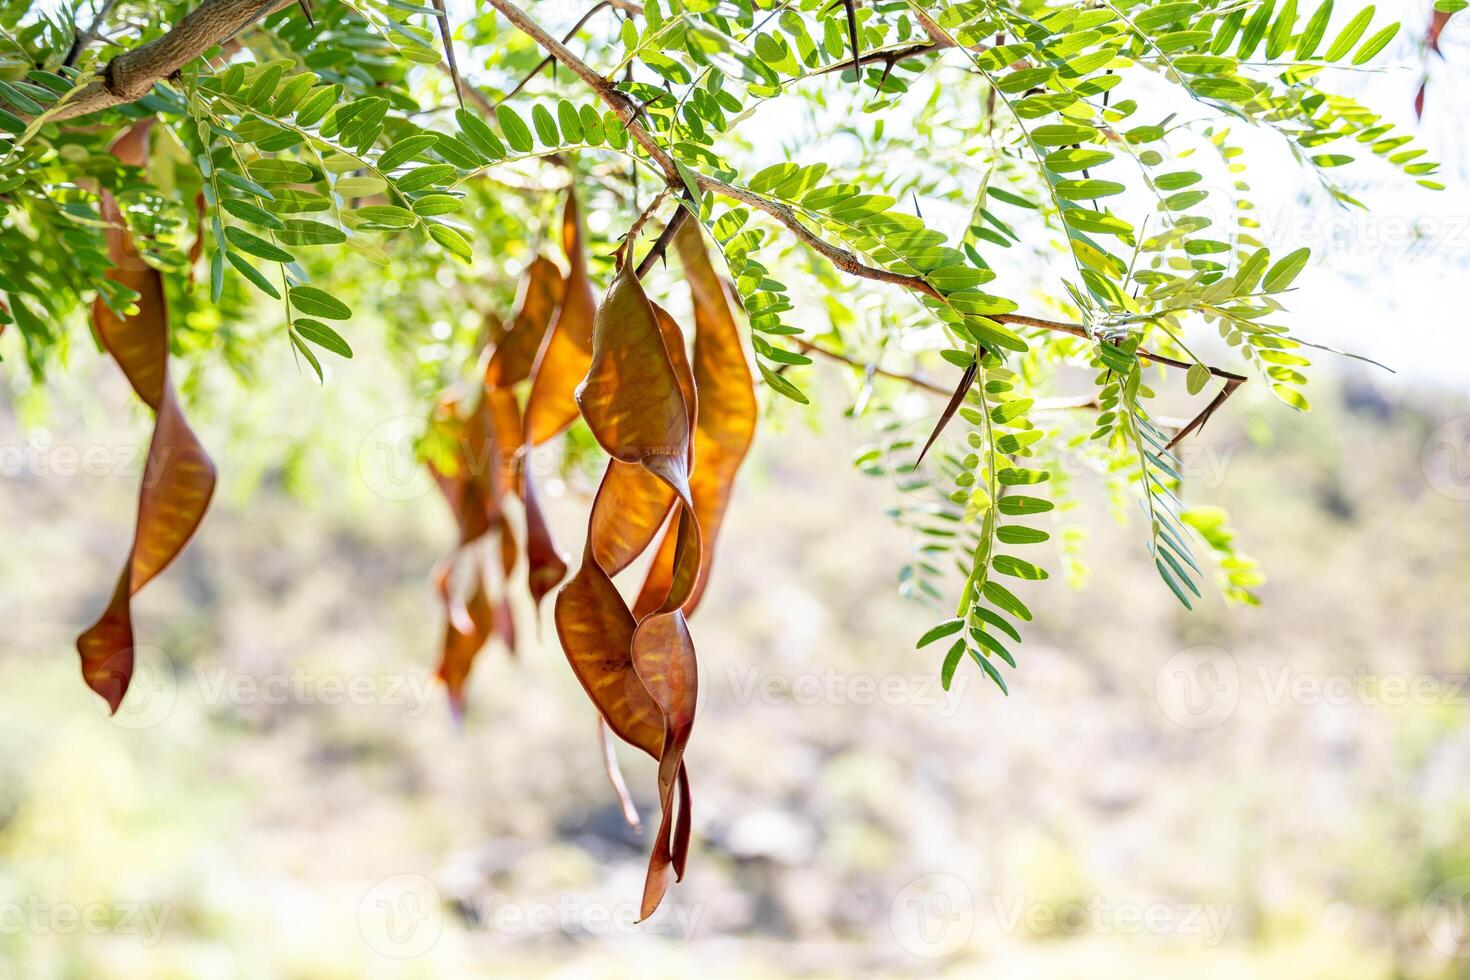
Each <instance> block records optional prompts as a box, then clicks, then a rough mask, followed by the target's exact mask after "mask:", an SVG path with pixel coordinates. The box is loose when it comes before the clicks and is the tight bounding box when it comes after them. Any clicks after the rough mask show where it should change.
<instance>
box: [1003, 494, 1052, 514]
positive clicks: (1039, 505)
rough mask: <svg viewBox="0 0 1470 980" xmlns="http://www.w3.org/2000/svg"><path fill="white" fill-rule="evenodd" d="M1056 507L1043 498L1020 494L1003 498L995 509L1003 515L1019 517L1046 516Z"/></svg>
mask: <svg viewBox="0 0 1470 980" xmlns="http://www.w3.org/2000/svg"><path fill="white" fill-rule="evenodd" d="M1055 506H1056V505H1055V504H1053V503H1052V502H1051V501H1050V500H1045V499H1043V498H1041V497H1027V496H1023V495H1020V494H1013V495H1010V496H1005V497H1001V498H1000V500H999V501H998V502H997V503H996V505H995V508H996V510H998V511H1000V512H1001V513H1002V514H1008V515H1010V516H1012V517H1017V516H1022V515H1026V514H1045V513H1046V512H1047V511H1049V510H1051V509H1052V508H1053V507H1055Z"/></svg>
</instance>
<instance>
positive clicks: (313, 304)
mask: <svg viewBox="0 0 1470 980" xmlns="http://www.w3.org/2000/svg"><path fill="white" fill-rule="evenodd" d="M290 297H291V304H292V305H293V306H295V307H296V308H297V309H298V310H300V311H301V312H302V313H306V314H308V315H310V316H314V317H325V318H326V319H328V320H346V319H349V318H350V317H351V316H352V308H351V307H349V306H348V305H347V304H346V303H344V302H342V301H341V300H340V299H337V298H336V297H335V296H333V295H331V294H330V293H327V292H324V291H322V290H320V289H317V288H316V287H315V286H294V287H292V289H291V292H290Z"/></svg>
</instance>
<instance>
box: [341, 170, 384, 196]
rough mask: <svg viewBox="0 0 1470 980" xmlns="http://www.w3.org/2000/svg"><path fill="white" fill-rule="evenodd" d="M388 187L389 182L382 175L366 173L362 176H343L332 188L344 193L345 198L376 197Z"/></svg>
mask: <svg viewBox="0 0 1470 980" xmlns="http://www.w3.org/2000/svg"><path fill="white" fill-rule="evenodd" d="M387 189H388V182H387V181H385V180H384V179H383V178H382V177H374V176H372V175H371V174H365V175H363V176H361V177H342V178H339V179H338V180H337V183H335V184H333V185H332V190H334V191H336V192H337V193H338V194H340V195H342V197H343V198H345V199H351V198H355V197H374V196H376V195H378V194H381V193H383V192H384V191H386V190H387Z"/></svg>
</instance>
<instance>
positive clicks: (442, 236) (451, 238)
mask: <svg viewBox="0 0 1470 980" xmlns="http://www.w3.org/2000/svg"><path fill="white" fill-rule="evenodd" d="M429 237H430V238H432V239H434V241H436V242H438V243H439V244H440V245H443V246H444V247H445V248H446V249H448V250H449V251H450V252H451V253H452V254H453V255H454V256H455V257H456V258H458V259H462V260H463V261H465V262H468V261H469V260H470V259H471V258H472V257H473V256H474V250H473V249H472V248H470V243H469V241H468V240H467V239H466V238H465V237H464V236H463V235H461V234H460V233H459V232H457V231H455V230H454V229H453V228H451V227H449V226H448V225H440V224H430V225H429Z"/></svg>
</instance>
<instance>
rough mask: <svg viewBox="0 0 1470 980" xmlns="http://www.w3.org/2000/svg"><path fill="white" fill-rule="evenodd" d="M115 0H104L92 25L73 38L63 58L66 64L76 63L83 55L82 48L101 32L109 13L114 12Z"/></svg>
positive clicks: (69, 65) (68, 65) (62, 61)
mask: <svg viewBox="0 0 1470 980" xmlns="http://www.w3.org/2000/svg"><path fill="white" fill-rule="evenodd" d="M114 2H115V0H102V6H100V7H98V8H97V16H95V17H93V18H92V26H91V27H88V28H87V29H86V30H85V31H83V32H82V33H80V34H78V35H77V36H76V37H75V38H74V39H73V40H72V42H71V47H70V48H68V49H67V52H66V57H65V58H63V59H62V60H61V63H62V64H63V65H64V66H66V67H67V68H70V67H71V66H72V65H75V64H76V63H77V58H79V57H81V54H82V49H83V48H85V47H86V46H87V45H88V44H91V43H92V40H93V39H94V38H96V37H97V36H99V35H100V34H101V32H102V24H103V22H104V21H106V20H107V15H108V14H109V13H111V12H112V5H113V3H114Z"/></svg>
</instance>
